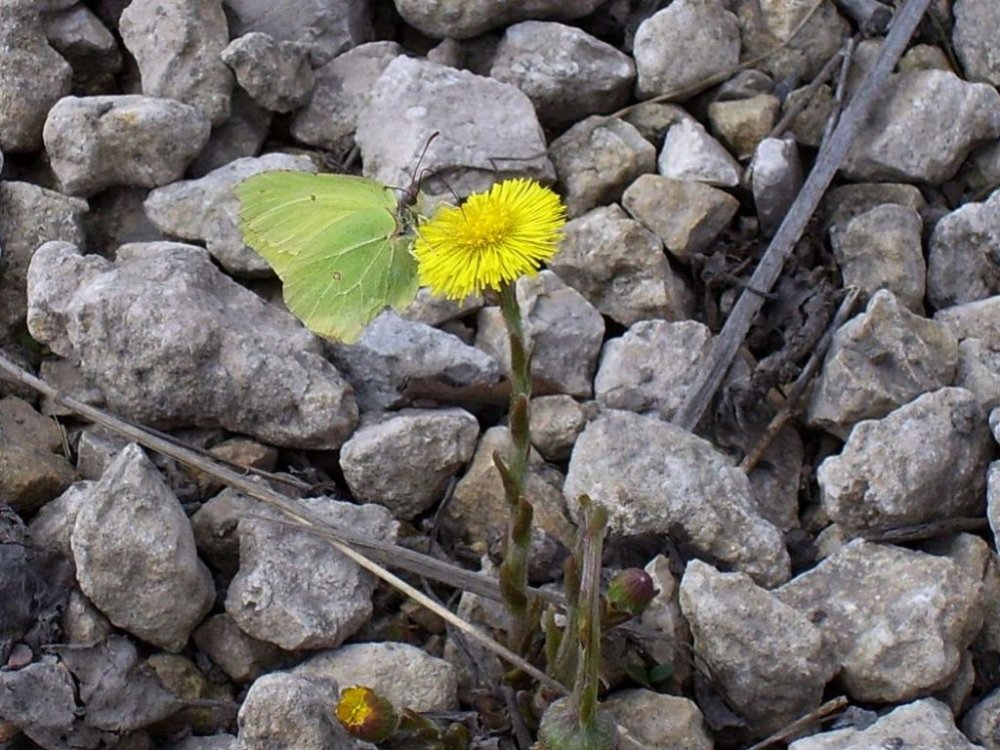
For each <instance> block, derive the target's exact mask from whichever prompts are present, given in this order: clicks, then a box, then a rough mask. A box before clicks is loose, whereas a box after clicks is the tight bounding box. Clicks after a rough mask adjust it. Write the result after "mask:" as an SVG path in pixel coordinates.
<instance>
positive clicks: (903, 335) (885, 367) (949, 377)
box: [807, 290, 958, 438]
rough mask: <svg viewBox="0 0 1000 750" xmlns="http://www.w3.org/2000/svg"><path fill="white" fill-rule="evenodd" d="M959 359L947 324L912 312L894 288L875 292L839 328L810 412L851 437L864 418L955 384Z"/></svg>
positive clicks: (813, 419)
mask: <svg viewBox="0 0 1000 750" xmlns="http://www.w3.org/2000/svg"><path fill="white" fill-rule="evenodd" d="M957 363H958V340H957V339H956V338H955V336H954V334H952V332H951V331H950V330H948V327H947V326H945V325H944V324H942V323H938V322H937V321H933V320H928V319H927V318H924V317H921V316H919V315H914V314H913V313H911V312H909V311H908V310H907V309H906V308H904V307H901V306H900V304H899V303H898V302H897V300H896V298H895V297H894V296H893V295H892V293H891V292H888V291H885V290H882V291H879V292H876V293H875V296H874V297H872V299H871V301H870V302H869V303H868V308H867V310H866V311H865V312H864V313H863V314H861V315H858V316H857V317H855V318H853V319H852V320H850V321H848V322H847V323H845V324H844V325H843V326H841V328H840V329H839V330H838V331H837V332H836V334H834V337H833V342H832V343H831V344H830V350H829V351H828V352H827V355H826V361H825V362H824V364H823V370H822V372H821V373H820V377H819V378H818V380H817V382H816V384H815V385H814V386H813V391H812V397H811V400H810V402H809V407H808V412H807V418H808V420H809V423H810V424H811V425H813V426H815V427H821V428H823V429H825V430H827V431H829V432H832V433H833V434H835V435H838V436H839V437H841V438H846V437H847V435H848V434H849V433H850V431H851V428H852V427H853V426H854V425H855V424H857V423H858V422H860V421H861V420H863V419H881V418H882V417H884V416H886V415H887V414H888V413H889V412H891V411H892V410H893V409H896V408H897V407H900V406H902V405H903V404H906V403H908V402H910V401H912V400H913V399H915V398H916V397H917V396H919V395H920V394H922V393H927V392H928V391H933V390H937V389H938V388H942V387H944V386H947V385H951V384H952V381H953V379H954V377H955V368H956V365H957Z"/></svg>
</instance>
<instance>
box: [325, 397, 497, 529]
mask: <svg viewBox="0 0 1000 750" xmlns="http://www.w3.org/2000/svg"><path fill="white" fill-rule="evenodd" d="M478 437H479V423H478V422H477V421H476V418H475V417H474V416H472V415H471V414H469V412H467V411H465V410H464V409H458V408H452V409H404V410H402V411H400V412H394V413H392V414H389V415H386V416H385V417H383V418H381V419H378V420H374V421H372V422H371V423H369V424H363V425H362V426H361V427H360V428H359V429H358V430H357V431H356V432H355V433H354V434H353V435H352V436H351V438H350V439H349V440H348V441H347V442H346V443H344V445H343V446H342V447H341V449H340V468H341V469H342V470H343V472H344V480H345V481H346V482H347V486H348V487H350V489H351V493H352V495H353V496H354V498H355V499H356V500H359V501H361V502H365V503H377V504H378V505H383V506H385V507H386V508H388V509H389V510H390V511H391V512H392V515H393V516H394V517H395V518H399V519H411V518H413V517H415V516H417V515H419V514H420V513H422V512H423V511H425V510H427V509H428V508H430V507H431V506H432V505H433V504H434V503H435V502H437V501H438V500H440V499H441V497H442V495H443V494H444V491H445V488H446V487H447V485H448V482H449V480H450V479H451V478H452V477H454V476H455V474H457V473H458V472H459V471H460V470H461V469H462V467H463V466H465V464H466V463H467V462H468V460H469V459H470V458H472V453H473V451H475V449H476V439H477V438H478Z"/></svg>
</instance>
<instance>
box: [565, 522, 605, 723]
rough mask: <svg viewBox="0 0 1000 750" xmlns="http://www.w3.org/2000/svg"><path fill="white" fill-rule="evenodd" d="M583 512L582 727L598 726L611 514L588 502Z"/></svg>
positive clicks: (578, 692)
mask: <svg viewBox="0 0 1000 750" xmlns="http://www.w3.org/2000/svg"><path fill="white" fill-rule="evenodd" d="M584 510H585V511H586V514H585V516H584V519H585V521H584V522H585V524H586V530H585V532H584V533H585V534H586V537H585V539H586V541H585V543H584V549H583V565H582V568H583V569H582V571H581V576H580V598H579V602H578V604H577V607H578V609H579V610H580V620H579V624H578V627H579V631H578V634H577V635H578V638H579V643H580V661H579V663H578V664H577V674H576V682H575V683H574V685H573V696H572V700H574V701H577V704H578V705H579V707H580V725H581V726H582V727H588V728H590V727H594V726H596V724H597V690H598V687H599V685H598V681H599V679H600V676H599V674H600V664H601V553H602V551H603V549H604V532H605V528H606V527H607V524H608V513H607V511H606V510H605V509H604V506H601V505H593V504H591V503H589V502H588V504H587V506H585V508H584Z"/></svg>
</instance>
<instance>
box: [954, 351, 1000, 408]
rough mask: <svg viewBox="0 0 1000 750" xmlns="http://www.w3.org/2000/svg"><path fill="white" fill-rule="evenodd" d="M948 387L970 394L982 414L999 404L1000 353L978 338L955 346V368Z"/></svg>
mask: <svg viewBox="0 0 1000 750" xmlns="http://www.w3.org/2000/svg"><path fill="white" fill-rule="evenodd" d="M952 385H954V386H957V387H959V388H965V389H966V390H967V391H971V392H972V394H973V395H974V396H975V397H976V400H977V401H978V402H979V406H980V408H981V409H982V410H983V412H984V413H985V412H988V411H990V410H991V409H994V408H996V407H997V406H998V405H1000V351H998V350H997V349H995V348H993V347H990V346H987V345H986V343H985V342H983V341H982V340H981V339H964V340H963V341H962V343H960V344H959V345H958V366H957V367H956V368H955V379H954V382H953V383H952Z"/></svg>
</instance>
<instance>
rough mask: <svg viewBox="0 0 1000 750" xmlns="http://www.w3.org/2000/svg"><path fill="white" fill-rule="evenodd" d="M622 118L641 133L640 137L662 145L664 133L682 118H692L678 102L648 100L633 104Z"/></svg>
mask: <svg viewBox="0 0 1000 750" xmlns="http://www.w3.org/2000/svg"><path fill="white" fill-rule="evenodd" d="M622 120H624V121H625V122H627V123H628V124H629V125H634V126H635V128H636V129H637V130H638V131H639V132H640V133H642V137H643V138H645V139H646V140H647V141H649V142H650V143H652V144H654V145H662V144H663V139H664V135H665V133H666V132H667V131H668V130H669V129H670V128H672V127H673V126H674V125H676V124H677V123H679V122H681V121H682V120H694V118H693V117H692V116H691V115H690V114H688V113H687V111H686V110H685V109H684V108H683V107H681V106H680V105H678V104H666V103H665V102H658V101H648V102H638V103H637V104H633V105H632V106H631V107H630V108H629V110H628V112H626V113H625V114H624V115H622Z"/></svg>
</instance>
